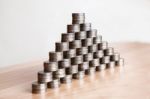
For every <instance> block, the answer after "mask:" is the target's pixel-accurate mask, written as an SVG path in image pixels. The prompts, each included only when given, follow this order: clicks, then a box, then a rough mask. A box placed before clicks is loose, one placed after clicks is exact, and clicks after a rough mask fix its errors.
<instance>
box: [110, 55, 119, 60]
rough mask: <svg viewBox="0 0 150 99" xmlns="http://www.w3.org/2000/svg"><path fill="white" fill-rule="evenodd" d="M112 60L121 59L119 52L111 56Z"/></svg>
mask: <svg viewBox="0 0 150 99" xmlns="http://www.w3.org/2000/svg"><path fill="white" fill-rule="evenodd" d="M110 59H111V61H119V59H120V54H119V53H114V54H113V55H111V56H110Z"/></svg>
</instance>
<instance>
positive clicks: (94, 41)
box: [93, 35, 102, 44]
mask: <svg viewBox="0 0 150 99" xmlns="http://www.w3.org/2000/svg"><path fill="white" fill-rule="evenodd" d="M98 43H102V36H100V35H98V36H96V37H93V44H98Z"/></svg>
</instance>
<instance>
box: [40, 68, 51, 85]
mask: <svg viewBox="0 0 150 99" xmlns="http://www.w3.org/2000/svg"><path fill="white" fill-rule="evenodd" d="M50 81H52V73H51V72H44V71H39V72H38V82H39V83H47V82H50Z"/></svg>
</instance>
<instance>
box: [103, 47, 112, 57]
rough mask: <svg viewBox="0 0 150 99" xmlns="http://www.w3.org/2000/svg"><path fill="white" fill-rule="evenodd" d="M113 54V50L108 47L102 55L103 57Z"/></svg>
mask: <svg viewBox="0 0 150 99" xmlns="http://www.w3.org/2000/svg"><path fill="white" fill-rule="evenodd" d="M113 54H114V49H113V48H112V47H109V48H107V49H105V50H104V55H105V56H108V55H113Z"/></svg>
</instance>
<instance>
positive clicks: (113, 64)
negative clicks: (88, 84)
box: [106, 62, 115, 68]
mask: <svg viewBox="0 0 150 99" xmlns="http://www.w3.org/2000/svg"><path fill="white" fill-rule="evenodd" d="M106 67H107V68H113V67H115V62H109V63H107V64H106Z"/></svg>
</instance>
